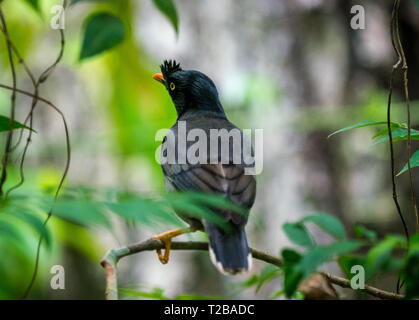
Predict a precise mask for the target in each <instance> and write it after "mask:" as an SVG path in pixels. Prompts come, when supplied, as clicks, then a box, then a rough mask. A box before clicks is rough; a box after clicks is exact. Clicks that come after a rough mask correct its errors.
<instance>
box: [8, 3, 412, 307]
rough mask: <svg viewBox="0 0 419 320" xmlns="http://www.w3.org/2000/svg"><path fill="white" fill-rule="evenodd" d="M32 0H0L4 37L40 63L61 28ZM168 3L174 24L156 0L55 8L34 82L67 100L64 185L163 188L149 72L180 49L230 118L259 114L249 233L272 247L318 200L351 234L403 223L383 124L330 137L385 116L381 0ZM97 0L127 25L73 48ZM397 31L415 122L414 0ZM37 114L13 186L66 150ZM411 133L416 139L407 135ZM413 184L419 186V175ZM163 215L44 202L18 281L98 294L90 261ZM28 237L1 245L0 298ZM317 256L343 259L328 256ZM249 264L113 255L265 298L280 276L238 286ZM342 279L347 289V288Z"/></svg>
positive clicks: (53, 177)
mask: <svg viewBox="0 0 419 320" xmlns="http://www.w3.org/2000/svg"><path fill="white" fill-rule="evenodd" d="M30 2H31V1H24V0H13V1H11V0H5V1H3V2H2V4H1V6H2V9H3V12H4V15H5V17H6V20H7V23H8V27H9V33H10V37H11V39H12V40H13V42H14V43H15V45H16V47H17V48H18V49H19V50H20V52H21V54H22V56H23V57H24V59H25V61H26V63H27V65H29V66H30V68H31V69H32V70H33V72H34V73H35V74H36V75H39V74H40V73H41V72H42V71H43V70H44V69H45V68H46V67H47V66H48V65H50V64H51V63H52V62H53V61H54V59H55V58H56V56H57V54H58V52H59V49H60V40H59V32H58V31H57V30H53V29H51V27H50V19H51V17H52V16H53V13H51V8H52V6H53V5H55V4H60V3H61V1H53V0H40V1H39V10H35V9H34V8H33V7H32V6H31V5H30ZM174 3H175V5H176V8H177V13H178V20H179V30H178V33H176V31H175V29H174V28H173V26H172V25H171V24H170V22H169V21H168V19H167V18H166V17H165V16H164V15H162V13H161V12H159V10H157V8H156V6H155V5H154V4H153V2H152V1H151V0H121V1H99V2H95V1H79V2H77V3H74V4H73V5H72V6H70V7H69V8H68V9H67V10H66V13H65V30H64V32H65V42H66V44H65V51H64V56H63V60H62V61H61V62H60V63H59V65H58V66H57V68H56V69H55V70H54V72H53V73H52V74H51V76H50V77H49V79H48V80H47V81H46V82H45V83H43V84H42V86H41V89H40V95H41V96H43V97H45V98H48V99H49V100H51V101H53V102H54V103H55V104H56V105H57V106H58V107H59V108H60V109H61V110H62V111H63V113H64V115H65V117H66V119H67V122H68V125H69V131H70V138H71V148H72V153H71V155H72V159H71V165H70V170H69V174H68V178H67V180H66V184H65V185H66V187H86V188H92V189H96V190H113V189H121V190H128V191H130V192H135V193H140V194H144V195H148V196H156V197H158V196H159V195H160V194H161V193H162V192H163V190H164V185H163V179H162V173H161V169H160V165H159V164H158V163H157V162H156V161H155V153H156V149H157V147H158V146H159V142H158V141H155V134H156V132H157V131H158V130H159V129H161V128H170V127H171V126H172V125H173V123H174V122H175V120H176V112H175V109H174V107H173V105H172V102H171V100H170V97H169V95H168V94H167V92H166V91H165V90H164V88H163V87H162V86H161V85H159V84H158V83H156V82H155V81H153V79H152V75H153V73H156V72H159V65H160V64H161V63H162V61H163V60H164V59H176V61H178V62H180V64H181V66H182V68H183V69H197V70H200V71H202V72H204V73H205V74H207V75H208V76H209V77H210V78H211V79H213V81H214V82H215V84H216V86H217V88H218V91H219V95H220V99H221V102H222V104H223V106H224V108H225V110H226V113H227V116H228V118H229V119H230V121H232V122H233V123H235V124H236V125H237V126H239V127H241V128H248V129H263V130H264V154H263V159H264V169H263V172H262V173H261V174H260V175H259V176H257V182H258V190H257V197H256V202H255V205H254V207H253V209H252V212H251V215H250V219H249V223H248V226H247V234H248V237H249V243H250V245H251V246H252V247H254V248H258V249H261V250H264V251H267V252H269V253H272V254H274V255H278V254H279V252H280V250H281V249H282V248H284V247H287V246H291V243H290V242H289V240H288V239H287V237H286V236H285V234H284V232H283V231H282V228H281V226H282V224H283V223H284V222H287V221H296V220H298V219H300V218H301V217H303V216H306V215H308V214H310V213H313V212H325V213H329V214H331V215H334V216H336V217H338V218H339V219H340V220H341V221H342V222H343V223H344V225H345V227H346V229H347V232H348V233H349V234H351V233H352V230H353V226H354V224H355V223H362V224H364V225H366V226H368V227H370V228H372V229H374V230H376V231H377V232H378V234H379V235H383V234H385V233H396V234H401V233H402V231H403V229H402V225H401V222H400V220H399V218H398V215H397V212H396V210H395V207H394V204H393V200H392V194H391V193H392V191H391V183H390V182H391V180H390V179H391V178H390V177H391V176H390V167H389V165H390V162H389V153H388V144H386V143H382V144H377V145H374V144H373V140H372V139H371V137H372V136H373V135H374V134H375V133H377V132H378V128H376V127H367V128H363V129H358V130H354V131H349V132H347V133H344V134H340V135H336V136H333V137H331V138H329V139H328V138H327V137H328V135H329V134H331V133H332V132H334V131H336V130H338V129H340V128H343V127H346V126H349V125H352V124H355V123H357V122H360V121H366V120H374V121H385V120H386V108H387V90H388V81H389V76H390V71H391V68H392V65H393V64H394V63H395V61H396V58H395V55H394V53H393V49H392V46H391V40H390V36H389V30H390V29H389V26H390V17H391V8H392V1H382V0H380V1H378V0H377V1H371V0H369V1H366V0H359V1H337V0H335V1H331V0H293V1H291V0H286V1H277V0H262V1H252V0H241V1H233V0H223V1H220V0H212V1H209V0H200V1H196V0H176V1H174ZM353 5H362V6H363V7H364V8H365V18H366V28H365V29H364V30H353V29H352V28H351V27H350V21H351V18H352V16H353V15H351V13H350V10H351V7H352V6H353ZM98 11H109V12H113V13H114V14H115V15H117V16H118V17H119V18H120V19H121V20H122V21H123V23H124V25H125V26H126V34H125V38H124V41H123V42H122V43H121V44H119V45H118V46H117V47H115V48H113V49H112V50H109V51H107V52H105V53H103V54H100V55H97V56H93V57H90V58H87V59H83V60H82V61H79V55H80V50H81V46H82V40H83V34H82V30H83V27H84V25H83V21H84V20H85V19H86V17H88V16H89V15H90V14H92V13H94V12H98ZM400 33H401V38H402V40H403V43H404V45H405V49H406V53H407V60H408V64H409V89H410V97H411V99H412V110H413V111H412V117H413V118H412V121H413V122H412V123H413V127H414V126H415V125H416V123H417V120H418V116H417V113H415V109H416V107H417V105H418V102H417V101H418V99H419V60H418V56H419V41H418V37H419V6H418V5H417V1H414V0H406V1H402V6H401V9H400ZM0 54H1V61H0V64H1V65H0V68H1V70H2V72H1V74H0V81H1V83H7V84H10V83H11V76H10V68H9V64H8V57H7V50H6V47H5V42H4V40H3V38H2V40H1V42H0ZM17 77H18V86H19V87H20V88H23V89H25V90H28V91H31V90H32V86H31V82H30V80H29V78H28V77H27V76H26V74H25V72H24V70H23V68H22V66H21V65H18V66H17ZM394 85H395V88H396V89H395V91H394V105H393V116H392V117H393V120H394V121H399V122H406V113H405V107H404V104H403V100H402V91H401V83H400V77H399V76H397V77H396V80H395V84H394ZM0 102H1V103H0V114H1V115H5V116H9V108H10V92H9V91H6V90H2V91H0ZM30 105H31V100H30V98H27V97H24V96H21V95H19V96H18V98H17V105H16V118H17V120H18V121H20V122H23V121H24V119H25V117H26V115H27V113H28V112H29V110H30ZM33 128H34V129H35V130H36V131H37V133H36V134H33V137H32V142H31V144H30V147H29V149H28V153H27V158H26V162H25V184H24V186H23V187H22V188H23V189H24V190H27V192H32V191H31V190H45V189H48V188H56V187H57V184H58V181H59V179H60V177H61V174H62V171H63V169H64V165H65V159H66V152H65V151H66V149H65V134H64V130H63V125H62V122H61V119H60V117H59V116H58V115H56V114H55V113H53V112H52V111H51V110H50V109H48V107H46V106H45V105H42V104H39V106H37V108H36V110H35V116H34V123H33ZM381 129H382V128H381ZM25 134H26V133H25ZM5 137H6V134H4V133H3V134H1V149H0V150H4V141H5ZM413 148H414V149H413V151H415V150H416V145H415V144H413ZM22 152H23V145H21V146H20V147H19V148H18V149H16V150H15V151H14V153H13V156H12V159H11V166H12V167H11V169H10V173H9V177H8V181H7V186H12V185H13V184H15V183H16V182H17V181H18V179H19V178H18V165H19V162H18V161H19V156H20V155H21V153H22ZM395 153H396V170H397V171H398V170H400V169H401V168H402V167H403V165H404V164H405V162H406V153H405V149H404V144H403V143H401V144H396V145H395ZM397 182H398V184H399V196H400V201H401V203H402V209H403V212H404V213H405V218H406V220H407V221H408V224H409V225H410V226H414V216H413V213H412V209H411V205H410V203H409V184H408V175H406V174H405V175H402V176H400V177H399V178H397ZM415 184H416V187H417V189H419V183H418V181H417V180H415ZM25 188H26V189H25ZM40 217H43V216H42V215H41V216H40ZM171 227H172V226H170V225H165V226H160V227H158V228H156V227H153V228H149V227H147V226H143V225H141V224H139V223H127V222H124V221H122V220H121V219H119V218H117V217H114V218H113V219H112V220H111V227H110V228H104V227H101V226H98V225H97V226H95V225H94V226H90V227H88V228H86V227H84V226H82V225H79V224H75V223H71V222H69V221H64V220H62V219H57V218H53V219H52V220H51V221H50V222H49V229H50V230H51V234H52V240H51V242H52V243H51V247H50V248H48V249H47V248H45V247H44V246H43V247H42V250H41V256H40V265H39V271H38V277H37V280H36V282H35V286H34V288H33V290H32V291H31V293H30V295H29V297H30V298H33V299H65V298H66V299H103V298H104V289H105V278H104V271H103V269H102V268H101V266H100V265H99V261H100V259H101V257H102V256H103V255H104V254H105V253H106V251H107V250H109V249H111V248H115V247H118V246H121V245H125V244H129V243H133V242H136V241H140V240H142V239H146V238H148V237H150V236H152V235H154V234H156V233H160V232H163V231H167V230H169V229H170V228H171ZM311 231H312V232H313V233H314V234H315V235H316V240H317V241H318V242H319V243H327V242H328V241H330V238H329V237H328V236H327V235H325V234H324V233H322V232H321V231H320V230H319V229H316V228H315V227H313V228H312V229H311ZM0 232H2V231H1V228H0ZM31 232H32V233H31ZM25 234H26V233H25ZM38 238H39V237H38V235H37V234H36V233H34V232H33V231H31V230H28V231H27V237H25V246H24V248H23V249H22V248H21V249H20V250H19V251H16V250H15V249H13V246H12V247H10V246H6V245H3V246H1V245H0V250H1V251H0V260H1V263H0V298H6V299H13V298H18V297H19V296H20V295H21V294H22V293H23V291H24V290H25V288H26V286H27V285H28V283H29V281H30V278H31V276H32V272H33V268H34V262H35V254H36V246H37V241H38ZM184 239H197V240H203V239H205V236H204V235H202V234H199V233H198V234H194V235H192V236H190V237H189V238H188V237H184ZM53 265H62V266H63V267H64V269H65V272H66V282H65V285H66V289H65V290H52V289H51V287H50V278H51V274H50V269H51V267H52V266H53ZM264 266H265V264H264V263H262V262H259V261H255V263H254V268H253V270H252V273H254V274H258V273H260V271H261V270H262V268H263V267H264ZM323 269H325V270H327V271H330V272H333V273H336V274H340V270H339V268H338V267H337V265H335V264H327V265H325V266H324V268H323ZM249 277H251V275H243V276H237V277H225V276H223V275H221V274H219V273H218V271H217V270H216V269H215V268H214V267H213V266H212V264H211V262H210V259H209V257H208V253H206V252H190V251H188V252H182V251H176V252H172V254H171V261H170V262H169V264H167V265H161V264H160V262H159V261H158V259H157V256H156V254H155V253H154V252H145V253H140V254H137V255H134V256H130V257H128V258H125V259H123V260H122V261H121V262H120V264H119V286H120V287H123V288H140V289H141V290H142V291H145V292H164V295H165V296H167V297H170V298H173V297H176V296H177V295H180V294H188V295H196V296H199V295H202V296H206V297H208V296H213V297H228V298H239V299H242V298H255V299H265V298H267V297H268V296H269V295H270V293H272V292H273V291H277V290H279V289H280V287H281V280H280V279H279V278H278V279H275V280H274V281H271V282H269V283H268V284H266V285H265V286H264V287H262V288H261V289H260V290H259V291H258V292H255V290H254V288H250V289H246V288H245V286H243V282H245V281H246V280H247V279H249ZM372 284H376V285H378V286H379V287H380V288H383V289H389V290H393V289H394V286H395V277H394V275H385V276H384V275H383V276H377V277H376V278H374V279H373V280H372ZM159 290H161V291H159ZM344 294H346V295H347V296H348V297H351V293H350V292H346V293H344ZM126 298H130V297H126ZM131 298H132V297H131Z"/></svg>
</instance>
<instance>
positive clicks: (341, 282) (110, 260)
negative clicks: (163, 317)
mask: <svg viewBox="0 0 419 320" xmlns="http://www.w3.org/2000/svg"><path fill="white" fill-rule="evenodd" d="M163 248H164V243H163V242H161V241H160V240H158V239H154V238H150V239H147V240H144V241H141V242H137V243H135V244H132V245H128V246H126V247H121V248H118V249H112V250H109V251H108V252H107V253H106V255H105V256H104V257H103V259H102V261H101V265H102V267H103V268H105V270H106V299H107V300H117V299H118V279H117V264H118V261H119V260H120V259H121V258H123V257H126V256H130V255H133V254H135V253H139V252H142V251H154V250H157V249H163ZM171 250H200V251H207V250H208V243H206V242H180V241H173V242H172V246H171ZM250 250H251V252H252V256H253V258H255V259H257V260H261V261H264V262H266V263H269V264H272V265H275V266H277V267H281V266H282V260H281V259H280V258H278V257H275V256H272V255H270V254H268V253H266V252H263V251H259V250H256V249H250ZM320 273H321V274H322V275H324V276H325V277H326V278H327V279H328V280H329V281H330V282H332V283H333V284H335V285H338V286H340V287H343V288H351V283H350V281H349V280H348V279H345V278H342V277H338V276H336V275H333V274H330V273H327V272H320ZM364 291H365V292H366V293H368V294H370V295H372V296H374V297H377V298H380V299H389V300H401V299H403V298H404V296H402V295H400V294H396V293H393V292H388V291H384V290H381V289H378V288H375V287H372V286H369V285H365V288H364Z"/></svg>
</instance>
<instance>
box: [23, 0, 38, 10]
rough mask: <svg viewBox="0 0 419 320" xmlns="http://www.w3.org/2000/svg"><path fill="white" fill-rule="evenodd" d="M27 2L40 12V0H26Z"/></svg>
mask: <svg viewBox="0 0 419 320" xmlns="http://www.w3.org/2000/svg"><path fill="white" fill-rule="evenodd" d="M25 2H26V3H27V4H29V5H30V6H31V7H32V8H33V9H35V11H37V12H40V10H39V2H38V0H25Z"/></svg>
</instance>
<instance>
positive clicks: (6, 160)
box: [0, 8, 17, 196]
mask: <svg viewBox="0 0 419 320" xmlns="http://www.w3.org/2000/svg"><path fill="white" fill-rule="evenodd" d="M0 20H1V24H2V29H3V33H4V38H5V39H6V46H7V53H8V56H9V63H10V69H11V72H12V83H13V87H12V95H11V98H10V101H11V103H10V125H9V131H8V134H7V139H6V146H5V150H4V155H3V159H2V171H1V177H0V196H2V195H3V185H4V183H5V182H6V179H7V166H8V163H9V156H10V147H11V145H12V139H13V125H14V121H15V106H16V85H17V80H16V70H15V64H14V61H13V54H12V48H11V46H10V37H9V32H8V30H7V24H6V19H5V18H4V15H3V10H2V9H1V8H0Z"/></svg>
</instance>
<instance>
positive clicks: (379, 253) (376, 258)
mask: <svg viewBox="0 0 419 320" xmlns="http://www.w3.org/2000/svg"><path fill="white" fill-rule="evenodd" d="M405 245H406V240H405V239H404V238H403V237H401V236H393V235H392V236H386V238H385V239H384V240H382V241H381V242H380V243H378V244H377V245H376V246H374V247H373V248H372V249H370V251H369V252H368V254H367V261H366V273H367V276H368V277H369V276H372V275H373V274H375V272H377V271H378V270H380V269H386V268H388V267H389V266H390V264H391V261H390V260H391V259H392V257H391V253H392V251H393V249H395V248H396V247H402V246H405Z"/></svg>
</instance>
